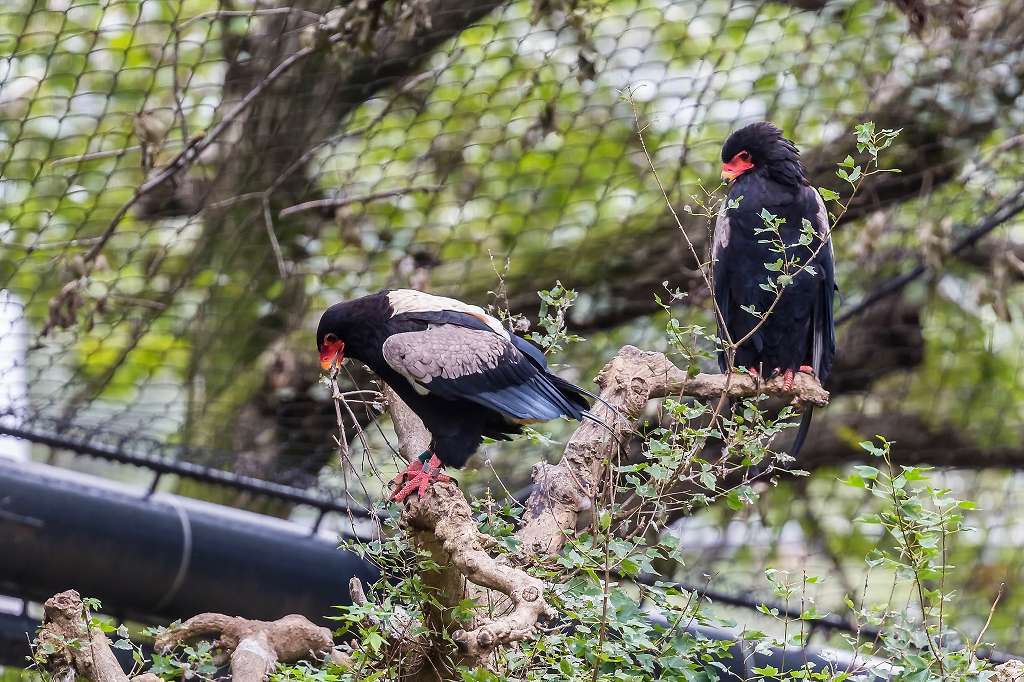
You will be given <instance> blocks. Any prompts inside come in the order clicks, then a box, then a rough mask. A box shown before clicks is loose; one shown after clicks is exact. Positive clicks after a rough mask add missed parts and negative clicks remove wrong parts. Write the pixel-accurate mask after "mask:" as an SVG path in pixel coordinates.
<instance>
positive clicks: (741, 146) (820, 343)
mask: <svg viewBox="0 0 1024 682" xmlns="http://www.w3.org/2000/svg"><path fill="white" fill-rule="evenodd" d="M722 177H723V179H725V180H727V181H728V182H729V194H728V199H727V200H726V202H725V204H723V207H722V210H721V211H720V212H719V214H718V220H717V223H716V225H715V236H714V241H713V244H712V259H713V261H714V266H713V278H714V297H715V303H716V305H717V307H718V312H719V316H720V319H719V337H720V338H721V339H722V340H723V342H727V341H731V342H737V341H740V340H742V339H746V340H745V341H744V342H743V343H742V344H741V345H740V346H739V347H738V348H737V349H736V358H735V365H736V366H738V367H746V368H747V369H748V370H750V371H752V372H754V373H755V374H764V373H770V374H771V375H772V376H775V375H778V374H782V375H783V377H784V385H785V387H786V388H787V389H788V388H790V387H792V384H793V376H794V373H795V372H807V373H811V374H813V375H815V376H816V377H817V378H818V381H820V382H821V383H822V384H824V383H825V380H826V379H828V375H829V373H830V372H831V371H832V361H833V359H834V358H835V353H836V340H835V323H834V321H833V318H832V302H833V297H834V292H835V288H836V286H835V264H834V255H833V252H832V239H831V232H830V228H829V216H828V211H827V210H826V208H825V202H824V201H823V200H822V198H821V196H820V195H819V194H818V191H817V190H815V189H814V188H813V187H811V186H810V184H809V183H808V182H807V178H806V177H805V176H804V167H803V164H802V163H801V162H800V152H799V150H798V149H797V148H796V145H794V144H793V143H792V142H790V141H789V140H787V139H786V138H785V137H783V135H782V131H781V130H779V129H778V128H777V127H776V126H774V125H773V124H771V123H767V122H762V123H754V124H751V125H748V126H746V127H745V128H741V129H739V130H737V131H735V132H734V133H733V134H732V135H730V136H729V138H728V139H727V140H726V141H725V145H724V146H723V147H722ZM763 211H767V212H768V213H771V214H772V215H774V216H776V217H777V218H780V219H782V220H784V221H785V222H784V223H783V224H782V225H781V226H780V227H779V232H780V235H781V237H782V241H783V243H784V244H785V250H786V256H787V260H789V259H793V261H795V262H796V263H798V264H799V266H801V267H800V269H799V270H797V271H796V274H795V275H794V276H793V277H792V280H791V281H790V282H788V283H787V284H786V285H785V286H784V287H783V288H782V294H781V297H779V299H778V302H777V303H775V299H776V297H777V294H776V293H775V292H773V291H770V290H766V289H765V288H764V287H762V285H763V284H766V283H767V282H768V279H769V277H772V278H775V277H778V273H777V272H772V271H769V270H768V269H767V268H766V267H765V264H766V263H773V264H774V263H776V262H777V261H778V260H779V258H781V257H782V254H781V253H780V252H778V251H775V250H773V249H772V245H771V244H770V243H765V240H767V239H769V237H770V235H769V234H768V233H766V232H764V231H763V230H764V228H765V221H764V218H763V217H762V212H763ZM804 221H807V223H809V224H810V227H811V238H810V240H809V243H808V240H807V239H806V238H804V243H802V244H801V236H802V235H803V234H804V225H805V222H804ZM804 266H809V267H806V268H805V267H804ZM773 303H774V304H775V307H774V308H773V309H771V314H770V315H768V317H767V319H766V320H765V321H764V322H763V324H762V323H761V320H760V319H759V317H758V316H757V315H755V314H753V313H751V312H748V310H745V309H744V308H747V309H753V310H754V311H756V312H758V313H764V312H767V311H768V310H769V309H770V308H771V307H772V305H773ZM759 325H760V326H759ZM726 333H727V334H728V335H727V334H726ZM748 337H749V338H748ZM718 363H719V366H720V367H721V369H722V371H723V372H724V371H727V369H728V368H727V361H726V357H725V354H724V353H723V352H720V353H719V356H718ZM810 422H811V407H810V406H807V407H806V408H805V411H804V414H803V417H802V418H801V421H800V428H799V430H798V431H797V436H796V439H795V441H794V443H793V448H792V452H791V454H792V455H793V456H796V454H797V453H798V452H799V451H800V447H801V446H802V445H803V441H804V439H805V438H806V436H807V430H808V428H809V427H810Z"/></svg>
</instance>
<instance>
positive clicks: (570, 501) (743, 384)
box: [519, 346, 829, 556]
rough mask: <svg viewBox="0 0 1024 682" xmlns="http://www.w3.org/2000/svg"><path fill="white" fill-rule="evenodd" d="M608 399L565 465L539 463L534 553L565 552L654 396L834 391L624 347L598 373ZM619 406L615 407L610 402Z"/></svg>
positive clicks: (528, 528)
mask: <svg viewBox="0 0 1024 682" xmlns="http://www.w3.org/2000/svg"><path fill="white" fill-rule="evenodd" d="M597 384H598V385H599V386H600V387H601V401H598V402H597V403H596V404H595V405H594V408H593V409H592V412H593V413H594V414H595V415H596V416H597V417H598V418H600V419H601V420H602V421H603V422H604V423H603V424H597V423H594V422H591V421H585V422H583V423H582V424H581V425H580V427H579V428H578V429H576V432H575V433H574V434H573V435H572V438H570V439H569V442H568V443H567V444H566V446H565V453H564V455H563V457H562V460H561V461H560V462H559V463H558V464H553V465H552V464H547V463H545V462H540V463H538V464H537V465H536V466H535V467H534V470H533V480H534V483H535V484H536V488H535V489H534V492H533V494H532V495H530V499H529V501H528V502H527V504H526V520H525V523H524V525H523V527H522V528H521V529H520V531H519V539H520V540H522V542H523V552H524V553H525V554H526V555H527V556H531V555H542V554H553V553H556V552H558V551H559V550H560V549H561V547H562V544H563V542H564V540H565V536H566V533H569V532H572V530H573V529H575V528H576V520H577V517H578V515H579V513H580V512H582V511H584V510H586V509H588V508H589V507H590V506H591V500H593V499H594V498H595V497H596V496H597V493H598V489H599V486H600V483H601V481H602V480H603V478H604V471H605V466H606V465H607V463H608V462H610V461H612V460H613V459H614V456H615V453H616V449H617V446H618V444H619V443H622V442H623V441H624V439H625V437H626V436H627V435H628V434H629V432H630V431H632V429H633V427H634V424H635V423H636V421H637V419H639V417H640V415H641V413H642V411H643V409H644V407H645V406H646V405H647V402H648V401H649V400H651V399H653V398H663V397H666V396H671V395H676V396H689V397H693V398H700V399H704V400H716V399H718V398H719V397H720V396H722V395H723V394H724V395H728V396H729V397H730V398H750V397H755V396H757V395H759V394H762V393H765V394H771V395H775V396H779V397H784V398H788V399H790V400H791V401H792V402H794V403H806V404H811V405H827V404H828V401H829V394H828V392H827V391H825V390H824V389H823V388H822V387H821V385H820V384H819V383H818V381H817V380H816V379H814V378H812V377H810V376H808V375H806V374H798V375H797V376H796V377H795V380H794V383H793V388H792V390H791V391H784V390H783V388H782V381H781V379H780V378H776V379H773V380H771V381H769V382H767V383H764V384H761V383H758V382H755V380H754V379H753V378H752V377H750V376H747V375H733V376H732V377H729V376H727V375H724V374H698V375H697V376H694V377H690V376H689V375H687V373H686V372H684V371H683V370H681V369H679V368H678V367H676V366H675V365H674V364H672V362H671V361H670V360H669V359H668V358H667V357H665V355H663V354H662V353H653V352H649V351H642V350H640V349H638V348H635V347H634V346H624V347H622V349H620V350H619V352H618V353H617V354H616V355H615V357H614V358H612V360H611V362H609V363H608V364H607V365H605V367H604V369H602V370H601V373H600V374H599V375H598V377H597ZM609 405H611V406H612V407H614V408H615V411H613V410H612V409H611V408H609V407H608V406H609Z"/></svg>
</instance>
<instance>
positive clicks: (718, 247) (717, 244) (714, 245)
mask: <svg viewBox="0 0 1024 682" xmlns="http://www.w3.org/2000/svg"><path fill="white" fill-rule="evenodd" d="M728 203H729V202H728V200H726V201H725V202H723V203H722V208H721V209H719V211H718V218H717V219H716V220H715V238H714V241H712V242H711V255H712V256H714V257H715V258H717V257H718V254H720V253H721V252H722V249H724V248H725V247H727V246H729V237H730V236H731V232H732V224H731V223H730V222H729V215H728V214H727V213H726V206H727V205H728Z"/></svg>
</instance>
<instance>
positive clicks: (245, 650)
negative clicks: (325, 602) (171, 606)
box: [154, 613, 334, 682]
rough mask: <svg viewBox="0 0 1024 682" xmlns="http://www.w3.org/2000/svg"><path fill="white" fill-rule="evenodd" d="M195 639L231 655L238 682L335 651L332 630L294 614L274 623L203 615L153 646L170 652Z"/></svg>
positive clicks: (259, 678)
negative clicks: (207, 640) (287, 664)
mask: <svg viewBox="0 0 1024 682" xmlns="http://www.w3.org/2000/svg"><path fill="white" fill-rule="evenodd" d="M196 639H213V640H215V642H216V647H217V648H218V649H220V650H221V651H224V652H226V653H230V655H231V678H232V679H233V680H234V681H235V682H261V681H262V680H264V679H266V678H267V676H268V675H269V674H270V673H271V672H273V670H274V666H276V665H277V664H278V663H279V662H281V663H293V662H295V661H298V660H302V659H304V658H313V659H323V658H326V657H329V656H331V654H332V652H333V649H334V641H333V639H332V638H331V631H330V630H328V629H327V628H324V627H320V626H318V625H314V624H313V623H311V622H310V621H309V619H308V618H306V617H305V616H300V615H295V614H293V615H290V616H285V617H284V618H280V619H278V620H275V621H272V622H271V621H262V620H248V619H246V618H237V617H233V616H225V615H222V614H219V613H201V614H199V615H197V616H193V617H192V618H189V619H188V620H187V621H185V622H184V623H182V624H181V625H180V626H178V627H175V628H171V629H169V630H167V631H166V632H164V633H163V634H161V635H160V636H159V637H157V639H156V642H155V643H154V646H155V647H156V649H157V650H158V651H167V650H170V649H172V648H174V647H175V646H177V645H180V644H184V643H186V642H189V641H192V640H196Z"/></svg>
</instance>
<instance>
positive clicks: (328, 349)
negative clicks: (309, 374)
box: [320, 334, 345, 372]
mask: <svg viewBox="0 0 1024 682" xmlns="http://www.w3.org/2000/svg"><path fill="white" fill-rule="evenodd" d="M344 360H345V342H344V341H342V340H341V339H339V338H338V337H337V336H336V335H334V334H328V335H327V336H325V337H324V342H323V345H322V346H320V369H322V370H324V371H325V372H326V371H329V370H330V369H331V367H334V366H335V365H340V364H341V363H342V362H343V361H344Z"/></svg>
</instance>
